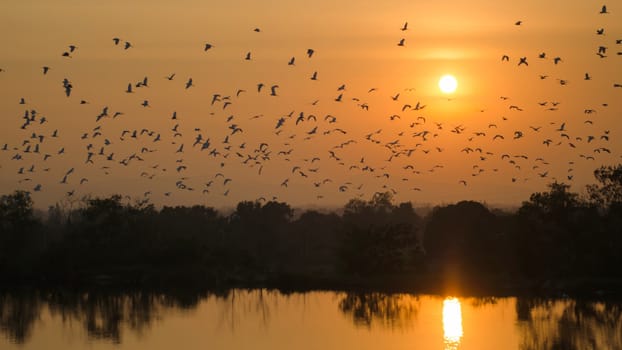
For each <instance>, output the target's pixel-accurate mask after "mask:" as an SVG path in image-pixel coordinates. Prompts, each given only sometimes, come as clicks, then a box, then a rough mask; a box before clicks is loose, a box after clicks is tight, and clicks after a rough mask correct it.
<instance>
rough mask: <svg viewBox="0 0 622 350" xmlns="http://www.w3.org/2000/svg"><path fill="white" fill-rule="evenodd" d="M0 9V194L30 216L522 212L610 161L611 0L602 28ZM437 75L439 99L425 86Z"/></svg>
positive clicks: (457, 13) (436, 19)
mask: <svg viewBox="0 0 622 350" xmlns="http://www.w3.org/2000/svg"><path fill="white" fill-rule="evenodd" d="M3 5H4V6H3V11H1V12H0V40H1V41H2V43H3V50H2V51H1V52H0V69H2V71H1V72H0V106H1V108H2V118H3V125H2V128H1V129H0V146H4V145H5V144H6V147H3V148H6V150H2V151H0V193H9V192H11V191H13V190H15V189H25V190H29V191H32V192H33V196H34V199H35V202H36V204H37V206H39V207H44V206H46V205H49V204H51V203H54V202H56V201H58V200H60V199H62V198H65V196H66V195H67V193H68V192H72V193H73V196H75V197H80V196H82V195H86V194H93V195H109V194H113V193H120V194H124V195H130V196H132V197H134V198H142V197H143V196H145V193H147V196H148V197H149V198H151V200H152V201H153V202H154V203H156V204H158V205H160V204H165V205H173V204H184V205H189V204H206V205H210V206H215V207H221V206H232V205H235V203H237V202H238V201H240V200H254V199H257V198H260V197H264V198H267V199H268V200H269V199H272V198H273V197H276V198H277V199H278V200H280V201H287V202H288V203H291V204H293V205H319V206H324V205H326V206H333V205H342V204H344V203H345V202H346V201H347V200H349V199H351V198H354V197H359V196H360V197H362V198H365V199H368V198H369V197H370V196H371V195H373V193H374V192H377V191H393V192H394V193H395V198H396V200H398V201H413V202H416V203H446V202H452V201H456V200H461V199H473V200H479V201H486V202H488V203H491V204H519V203H520V202H521V201H522V200H526V199H528V197H529V195H530V194H531V193H533V192H535V191H541V190H545V186H546V184H547V183H550V182H552V181H555V180H557V181H563V182H566V183H571V184H572V185H573V189H574V190H575V191H581V190H582V189H583V187H584V185H585V184H587V183H591V182H593V176H592V172H593V170H594V169H595V168H597V167H599V166H600V165H609V164H617V163H620V162H621V160H622V159H621V156H622V149H621V148H622V147H621V146H622V144H621V141H620V138H619V134H620V131H621V130H620V129H621V128H622V127H621V123H620V117H622V87H615V86H616V84H622V44H620V43H618V42H617V41H616V40H620V39H622V1H620V0H618V1H614V2H609V3H607V4H606V6H607V8H606V10H607V11H606V12H607V13H605V14H601V13H600V12H601V11H602V6H603V5H605V4H603V3H596V2H593V1H571V2H568V1H547V2H542V1H536V0H528V1H522V2H515V3H512V4H508V3H507V2H501V1H469V2H467V1H437V2H421V3H413V2H412V1H367V0H357V1H339V2H337V3H335V2H334V1H324V0H320V1H261V2H259V1H221V2H206V1H200V0H196V1H195V0H183V1H174V2H173V1H162V0H155V1H153V0H152V1H132V2H131V3H129V4H128V2H127V1H123V2H122V1H107V2H91V1H77V0H76V1H70V0H59V1H54V2H50V1H34V0H19V1H16V0H6V1H4V3H3ZM517 21H521V23H520V25H517V24H516V23H517ZM405 22H408V26H407V30H401V29H402V27H403V26H404V23H405ZM256 28H257V29H259V31H255V29H256ZM601 30H602V34H598V32H599V31H601ZM113 38H119V39H120V42H119V44H118V45H115V43H114V42H113ZM401 39H404V45H403V46H398V42H400V40H401ZM126 42H129V43H131V47H130V48H128V49H124V46H125V43H126ZM206 43H209V44H211V45H212V47H211V48H210V49H209V50H207V51H205V50H204V48H205V44H206ZM69 45H75V46H76V47H77V48H76V49H75V50H74V51H73V52H69V51H70V48H69ZM599 47H602V48H601V49H600V50H601V51H600V53H601V55H602V56H604V57H600V56H599V55H598V53H599ZM308 49H312V50H313V55H312V56H311V57H309V55H307V50H308ZM64 52H69V55H70V57H64V56H62V54H63V53H64ZM249 52H250V56H251V59H250V60H246V59H245V57H246V55H247V53H249ZM541 54H543V55H544V58H540V57H539V55H541ZM504 55H507V56H508V57H509V60H507V61H503V60H502V57H503V56H504ZM521 57H526V61H527V63H528V65H520V66H519V65H518V63H519V61H520V60H519V59H520V58H521ZM556 57H559V58H560V59H561V60H559V62H558V63H557V64H556V63H554V61H555V60H554V59H555V58H556ZM292 58H294V62H293V63H294V64H292V65H289V64H288V62H289V61H290V60H291V59H292ZM43 66H47V67H49V68H50V69H49V71H48V72H47V74H45V75H44V74H43V69H42V67H43ZM314 72H317V73H316V74H317V75H316V77H317V79H316V80H312V79H311V77H312V75H313V74H314ZM173 73H175V75H174V76H173V79H172V80H169V79H166V77H167V76H171V75H172V74H173ZM444 74H452V75H454V76H455V77H456V78H457V80H458V84H459V85H458V89H457V90H456V92H455V93H453V94H443V93H442V92H441V91H440V90H439V88H438V85H437V82H438V80H439V78H440V77H441V76H442V75H444ZM586 74H587V75H589V78H590V79H589V80H586V79H585V78H586ZM145 77H147V78H148V79H147V86H142V87H137V86H136V84H137V83H138V82H142V81H143V79H144V78H145ZM543 77H545V78H543ZM190 78H191V79H192V86H190V87H189V88H187V89H186V85H187V83H188V81H189V79H190ZM64 79H67V80H68V82H69V84H71V94H70V96H69V97H67V96H66V95H65V87H64V86H63V80H64ZM260 83H261V84H263V85H264V87H263V88H262V89H261V91H259V92H258V88H257V86H258V84H260ZM128 84H132V93H127V92H126V90H127V87H128ZM139 85H140V84H139ZM274 85H278V88H275V92H276V95H277V96H271V89H270V88H271V87H272V86H274ZM343 85H345V88H344V89H343V90H339V88H340V87H341V86H343ZM240 90H243V91H240ZM216 94H217V95H218V96H217V98H216V99H215V101H214V102H213V103H212V101H213V100H214V95H216ZM398 94H399V96H398ZM340 95H341V98H340V99H339V98H338V97H339V96H340ZM21 98H23V99H24V102H25V103H24V104H20V99H21ZM337 100H339V101H337ZM81 101H84V102H86V103H81ZM143 101H148V105H149V106H148V107H143V106H142V105H141V104H143ZM417 105H419V108H417ZM105 107H108V109H107V115H103V116H102V117H101V118H100V119H99V120H97V119H98V116H100V115H101V114H102V112H103V111H104V108H105ZM33 110H34V111H35V113H34V116H33V114H32V111H33ZM117 112H121V113H122V114H121V115H118V116H117V117H115V118H113V116H114V115H115V113H117ZM26 113H27V114H28V119H30V120H31V121H30V123H28V124H27V125H24V124H25V121H26V119H25V118H24V116H25V114H26ZM173 113H176V118H177V119H172V116H173ZM301 116H302V118H299V117H301ZM281 118H283V119H282V122H279V120H280V119H281ZM42 120H43V122H42ZM331 121H333V122H331ZM277 125H279V127H278V128H277ZM234 130H235V133H234ZM55 131H57V133H56V136H57V137H53V134H54V132H55ZM124 131H127V132H126V133H124ZM134 131H136V137H132V134H133V133H134ZM158 135H159V137H158ZM199 135H200V139H199V141H198V142H197V144H196V146H194V147H193V144H195V141H196V140H197V138H198V136H199ZM41 138H42V139H41ZM156 140H158V141H156ZM207 140H209V142H206V141H207ZM545 141H547V143H548V146H547V144H545V143H544V142H545ZM182 145H183V149H181V150H180V148H181V146H182ZM61 149H64V153H61V154H59V152H60V151H61ZM35 150H37V151H38V152H35ZM178 151H179V152H178ZM331 152H332V153H331ZM89 153H92V155H91V156H89ZM46 155H48V156H47V157H46ZM89 157H90V158H89ZM87 159H90V160H92V162H87ZM72 169H73V170H72ZM65 176H66V179H65V181H63V179H64V178H65ZM465 183H466V185H465ZM35 188H36V189H37V190H38V191H36V192H35V191H34V190H35Z"/></svg>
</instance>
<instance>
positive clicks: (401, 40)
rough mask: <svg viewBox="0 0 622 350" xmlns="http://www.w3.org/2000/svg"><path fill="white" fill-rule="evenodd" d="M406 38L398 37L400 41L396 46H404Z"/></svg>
mask: <svg viewBox="0 0 622 350" xmlns="http://www.w3.org/2000/svg"><path fill="white" fill-rule="evenodd" d="M405 42H406V39H404V38H402V39H400V41H399V42H398V43H397V46H405V45H404V44H405Z"/></svg>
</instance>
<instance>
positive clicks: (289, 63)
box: [287, 57, 296, 66]
mask: <svg viewBox="0 0 622 350" xmlns="http://www.w3.org/2000/svg"><path fill="white" fill-rule="evenodd" d="M295 62H296V57H292V58H290V59H289V62H287V65H289V66H295V65H296V64H295Z"/></svg>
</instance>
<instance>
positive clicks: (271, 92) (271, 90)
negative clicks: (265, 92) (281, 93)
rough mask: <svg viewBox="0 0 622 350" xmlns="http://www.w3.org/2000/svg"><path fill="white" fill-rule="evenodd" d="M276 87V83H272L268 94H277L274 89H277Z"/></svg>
mask: <svg viewBox="0 0 622 350" xmlns="http://www.w3.org/2000/svg"><path fill="white" fill-rule="evenodd" d="M278 87H279V86H278V85H272V86H271V87H270V96H277V94H276V89H277V88H278Z"/></svg>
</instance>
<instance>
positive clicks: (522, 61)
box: [518, 57, 529, 66]
mask: <svg viewBox="0 0 622 350" xmlns="http://www.w3.org/2000/svg"><path fill="white" fill-rule="evenodd" d="M521 64H524V65H526V66H528V65H529V63H527V57H521V58H520V61H519V62H518V65H519V66H520V65H521Z"/></svg>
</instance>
